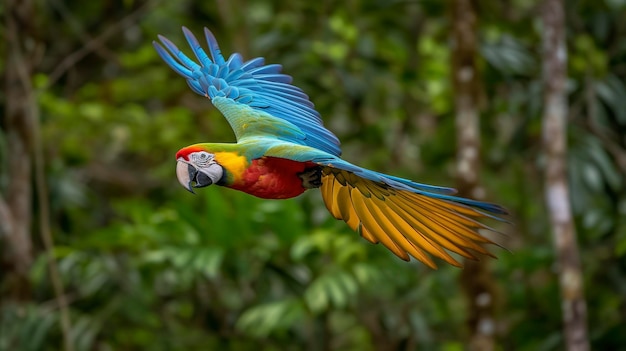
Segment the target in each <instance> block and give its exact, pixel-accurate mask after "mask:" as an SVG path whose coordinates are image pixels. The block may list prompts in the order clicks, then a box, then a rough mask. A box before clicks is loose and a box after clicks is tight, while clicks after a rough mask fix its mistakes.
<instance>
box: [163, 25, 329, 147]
mask: <svg viewBox="0 0 626 351" xmlns="http://www.w3.org/2000/svg"><path fill="white" fill-rule="evenodd" d="M183 33H184V35H185V38H186V39H187V42H188V43H189V46H190V47H191V49H192V51H193V53H194V55H195V57H196V59H197V61H198V62H195V61H193V60H192V59H190V58H189V57H188V56H186V55H185V54H184V53H183V52H182V51H181V50H179V49H178V48H177V47H176V45H174V44H173V43H172V42H171V41H170V40H168V39H167V38H165V37H163V36H161V35H159V40H160V41H161V43H163V45H161V44H159V43H157V42H153V45H154V47H155V49H156V51H157V52H158V54H159V55H160V56H161V58H162V59H163V60H164V61H165V63H167V64H168V65H169V66H170V67H171V68H172V69H173V70H174V71H176V73H178V74H180V75H181V76H183V77H185V78H186V79H187V83H188V84H189V86H190V87H191V89H192V90H193V91H194V92H196V93H198V94H200V95H203V96H206V97H208V98H209V99H211V101H212V102H213V104H214V105H215V106H216V107H217V108H218V109H219V110H220V111H221V112H222V114H224V116H225V117H226V119H227V120H228V122H229V123H230V125H231V127H232V128H233V131H234V132H235V136H236V137H237V140H241V139H242V138H247V137H258V136H263V137H275V138H277V139H281V140H285V141H290V142H293V143H296V144H300V145H306V146H310V147H313V148H316V149H319V150H323V151H325V152H327V153H330V154H332V155H336V156H339V155H340V154H341V150H340V148H339V140H338V139H337V137H336V136H335V135H334V134H333V133H332V132H330V131H329V130H328V129H326V128H325V127H324V125H323V123H322V120H321V118H320V115H319V113H318V112H317V111H315V109H314V106H313V103H312V102H311V101H309V98H308V96H307V95H306V94H305V93H304V92H303V91H302V90H301V89H300V88H298V87H296V86H293V85H291V82H292V78H291V77H290V76H288V75H286V74H283V73H281V69H282V66H281V65H277V64H271V65H265V63H264V59H263V58H262V57H257V58H254V59H252V60H249V61H246V62H244V61H243V58H242V57H241V55H240V54H238V53H235V54H232V55H231V56H230V58H229V59H228V60H224V57H223V56H222V53H221V51H220V49H219V46H218V44H217V40H216V39H215V36H214V35H213V33H211V31H209V30H208V29H207V28H204V34H205V37H206V41H207V43H208V47H209V53H210V54H211V57H210V58H209V56H208V55H207V54H206V52H205V51H204V49H203V48H202V47H201V46H200V43H199V42H198V40H197V39H196V37H195V36H194V35H193V34H192V33H191V32H190V31H189V30H188V29H187V28H185V27H183Z"/></svg>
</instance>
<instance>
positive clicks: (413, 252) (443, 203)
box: [321, 166, 506, 268]
mask: <svg viewBox="0 0 626 351" xmlns="http://www.w3.org/2000/svg"><path fill="white" fill-rule="evenodd" d="M368 178H371V177H369V176H368ZM396 179H398V180H403V179H400V178H396ZM404 181H406V182H409V183H410V181H407V180H404ZM413 184H415V185H417V186H420V187H423V188H424V189H427V188H428V187H430V186H428V185H422V184H418V183H413ZM424 189H422V190H420V189H419V188H417V187H415V186H408V185H407V187H406V188H404V187H403V188H402V189H397V188H395V187H393V186H391V185H389V184H386V183H385V182H383V181H374V180H371V179H367V178H363V177H361V176H358V175H357V174H356V173H354V172H351V171H347V170H343V169H339V168H334V167H332V166H327V167H324V168H323V171H322V187H321V190H322V197H323V198H324V203H325V204H326V207H327V208H328V211H330V213H331V214H332V215H333V216H334V217H335V218H337V219H341V220H344V221H345V222H346V223H347V224H348V226H350V228H352V229H353V230H356V231H357V232H358V233H359V234H361V236H363V237H364V238H365V239H367V240H368V241H370V242H372V243H374V244H376V243H379V242H380V243H382V244H383V245H385V246H386V247H387V248H388V249H389V250H391V252H393V253H394V254H395V255H396V256H398V257H400V258H401V259H403V260H405V261H408V260H409V257H410V256H413V257H415V258H416V259H418V260H419V261H421V262H423V263H425V264H426V265H428V266H429V267H431V268H436V267H437V266H436V264H435V262H434V261H433V259H432V257H431V255H432V256H435V257H438V258H441V259H442V260H444V261H446V262H447V263H450V264H452V265H455V266H460V263H459V262H458V261H457V260H456V259H455V258H454V257H453V256H451V255H450V253H449V252H453V253H455V254H458V255H460V256H463V257H466V258H470V259H477V257H476V255H475V253H479V254H484V255H488V256H492V257H493V255H492V254H491V253H489V251H487V250H486V249H485V248H484V247H483V246H482V244H485V243H489V244H493V242H492V241H491V240H489V239H487V238H485V237H484V236H482V235H481V234H480V230H482V229H485V230H493V229H491V228H490V227H488V226H486V225H485V224H483V223H480V222H478V220H477V219H481V218H495V219H499V218H498V217H496V216H495V215H499V214H506V210H504V209H503V208H502V207H500V206H498V205H494V204H490V203H485V202H479V201H474V200H469V199H464V198H459V197H455V196H451V195H447V194H443V193H433V192H428V191H424ZM433 189H434V190H435V191H437V190H438V189H436V188H433ZM441 192H446V188H441ZM490 213H491V214H490Z"/></svg>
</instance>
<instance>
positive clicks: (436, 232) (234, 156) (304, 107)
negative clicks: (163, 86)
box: [154, 28, 506, 267]
mask: <svg viewBox="0 0 626 351" xmlns="http://www.w3.org/2000/svg"><path fill="white" fill-rule="evenodd" d="M183 32H184V33H185V37H186V39H187V41H188V43H189V45H190V46H191V47H192V49H193V52H194V54H195V56H196V58H197V59H198V61H199V63H196V62H194V61H193V60H191V59H190V58H189V57H187V56H186V55H185V54H183V53H182V52H181V51H180V50H179V49H178V48H177V47H176V46H175V45H174V44H173V43H172V42H170V41H169V40H168V39H166V38H164V37H161V36H159V38H160V40H161V42H162V43H163V45H164V46H165V47H163V46H161V45H160V44H157V43H156V42H155V43H154V44H155V48H156V49H157V52H158V53H159V55H160V56H161V57H162V58H163V59H164V60H165V62H166V63H167V64H168V65H169V66H170V67H172V69H174V70H175V71H176V72H177V73H179V74H180V75H182V76H183V77H185V78H186V79H187V83H188V84H189V86H190V87H191V88H192V90H193V91H195V92H196V93H198V94H200V95H203V96H205V97H207V98H209V99H210V100H211V102H212V103H213V105H214V106H215V107H217V109H218V110H220V112H222V114H223V115H224V116H225V117H226V120H227V121H228V122H229V123H230V125H231V127H232V128H233V131H234V132H235V136H236V138H237V142H236V143H229V144H214V143H200V144H194V145H191V146H187V147H184V148H182V149H181V150H179V151H178V153H177V154H176V159H177V162H178V163H177V168H176V173H177V177H178V180H179V182H180V183H181V184H182V185H183V186H184V187H185V188H187V189H188V190H189V191H192V192H193V190H192V188H193V187H196V188H199V187H204V186H208V185H211V184H217V185H221V186H225V187H229V188H232V189H235V190H239V191H243V192H245V193H248V194H250V195H254V196H257V197H261V198H265V199H287V198H291V197H295V196H298V195H300V194H302V193H303V192H304V191H306V190H308V189H313V188H320V189H321V193H322V197H323V199H324V202H325V204H326V207H327V209H328V210H329V211H330V213H331V214H332V215H333V216H334V217H335V218H337V219H342V220H344V221H345V222H346V223H347V224H348V226H350V228H352V229H353V230H356V231H358V232H359V233H360V234H361V236H363V237H364V238H365V239H367V240H368V241H370V242H372V243H379V242H380V243H382V244H383V245H385V246H386V247H387V248H388V249H390V250H391V251H392V252H393V253H394V254H395V255H397V256H398V257H400V258H402V259H404V260H409V256H413V257H415V258H417V259H418V260H420V261H422V262H424V263H426V264H427V265H429V266H430V267H435V263H434V261H433V260H432V258H431V257H430V255H433V256H436V257H439V258H441V259H443V260H444V261H446V262H448V263H450V264H453V265H459V263H458V261H457V260H456V259H455V258H454V257H453V256H451V255H450V253H449V252H448V251H450V252H453V253H456V254H458V255H460V256H463V257H466V258H476V256H475V255H474V253H473V252H478V253H482V254H486V255H490V254H489V252H488V251H487V250H485V249H484V248H483V247H482V245H481V244H482V243H491V241H490V240H488V239H486V238H485V237H483V236H482V235H481V234H480V233H479V231H480V230H481V229H488V230H490V228H489V227H487V226H486V225H484V224H482V223H480V222H479V221H478V220H477V219H480V218H495V219H499V218H498V217H497V215H499V214H505V213H506V211H505V210H504V209H503V208H502V207H500V206H498V205H495V204H491V203H485V202H479V201H475V200H470V199H465V198H461V197H455V196H453V195H452V194H454V192H455V190H454V189H451V188H445V187H438V186H432V185H427V184H420V183H415V182H413V181H411V180H408V179H403V178H398V177H394V176H390V175H386V174H382V173H379V172H375V171H371V170H368V169H365V168H362V167H359V166H356V165H353V164H351V163H349V162H347V161H345V160H343V159H341V158H340V155H341V149H340V147H339V140H338V139H337V137H336V136H335V135H334V134H333V133H332V132H330V131H329V130H328V129H326V128H325V127H324V126H323V123H322V120H321V117H320V115H319V113H318V112H317V111H315V109H314V108H313V104H312V103H311V102H310V101H309V99H308V96H307V95H306V94H304V92H302V90H300V89H299V88H297V87H295V86H293V85H291V84H290V83H291V77H290V76H287V75H285V74H282V73H280V70H281V66H280V65H265V64H264V61H263V59H262V58H256V59H252V60H250V61H246V62H244V61H243V59H242V58H241V56H240V55H239V54H233V55H231V56H230V58H229V59H228V60H225V59H224V57H223V56H222V54H221V52H220V50H219V47H218V45H217V41H216V40H215V37H214V36H213V34H212V33H211V32H210V31H209V30H208V29H206V28H205V36H206V39H207V43H208V44H209V51H210V54H211V58H209V56H208V55H207V54H206V53H205V52H204V50H203V49H202V47H201V46H200V44H199V42H198V40H197V39H196V38H195V37H194V36H193V34H191V32H189V31H188V30H187V29H186V28H183ZM429 254H430V255H429Z"/></svg>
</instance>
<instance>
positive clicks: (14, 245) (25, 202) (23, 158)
mask: <svg viewBox="0 0 626 351" xmlns="http://www.w3.org/2000/svg"><path fill="white" fill-rule="evenodd" d="M33 15H34V13H33V7H32V2H31V1H29V0H9V2H8V3H7V5H6V10H5V16H6V37H5V40H6V46H7V57H6V70H5V77H4V78H5V81H4V93H5V114H4V120H3V121H0V122H2V129H3V131H4V133H6V134H5V135H6V142H7V146H8V152H7V166H8V169H7V175H8V177H7V178H8V187H7V188H6V190H5V191H3V192H2V194H0V234H1V235H0V238H2V241H3V243H4V245H3V246H4V252H3V255H2V257H3V258H2V262H1V264H2V267H3V272H6V275H4V279H7V283H8V286H9V289H10V291H11V292H10V294H11V295H12V297H13V298H15V299H18V300H24V299H27V298H28V297H29V295H30V292H29V291H30V283H29V280H28V270H29V269H30V266H31V264H32V262H33V252H32V240H31V235H30V233H31V222H32V181H31V179H32V178H31V176H32V145H33V143H32V141H33V136H32V130H33V129H32V123H33V116H32V112H33V111H32V105H31V103H32V101H33V87H32V86H31V82H30V77H31V76H32V70H33V66H34V63H33V59H34V57H35V55H34V54H33V52H32V51H33V50H32V49H31V50H29V49H28V48H33V47H34V45H28V44H29V43H30V44H32V40H31V39H32V38H30V37H29V36H28V35H29V34H28V33H29V31H28V30H27V29H25V28H24V25H25V24H26V23H30V21H31V19H32V18H33Z"/></svg>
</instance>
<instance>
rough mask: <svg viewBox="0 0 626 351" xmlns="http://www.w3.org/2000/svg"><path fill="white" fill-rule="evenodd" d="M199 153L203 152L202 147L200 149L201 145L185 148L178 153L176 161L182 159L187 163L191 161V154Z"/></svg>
mask: <svg viewBox="0 0 626 351" xmlns="http://www.w3.org/2000/svg"><path fill="white" fill-rule="evenodd" d="M198 151H203V149H202V147H200V146H199V145H191V146H187V147H184V148H182V149H180V150H178V152H177V153H176V159H177V160H178V159H179V158H181V157H182V158H184V159H185V160H186V161H189V154H191V153H194V152H198Z"/></svg>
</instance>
